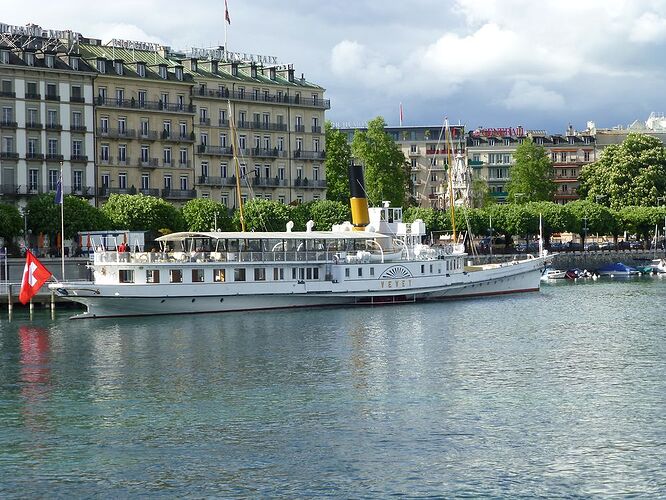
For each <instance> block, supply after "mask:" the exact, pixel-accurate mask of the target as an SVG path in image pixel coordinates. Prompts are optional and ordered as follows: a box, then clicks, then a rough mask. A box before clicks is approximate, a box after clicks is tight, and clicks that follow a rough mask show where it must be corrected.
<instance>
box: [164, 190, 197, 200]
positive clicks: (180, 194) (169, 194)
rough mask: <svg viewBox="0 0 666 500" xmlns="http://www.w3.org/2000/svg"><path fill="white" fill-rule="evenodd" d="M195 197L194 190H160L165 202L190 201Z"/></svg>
mask: <svg viewBox="0 0 666 500" xmlns="http://www.w3.org/2000/svg"><path fill="white" fill-rule="evenodd" d="M196 197H197V192H196V190H194V189H162V198H166V199H167V200H191V199H193V198H196Z"/></svg>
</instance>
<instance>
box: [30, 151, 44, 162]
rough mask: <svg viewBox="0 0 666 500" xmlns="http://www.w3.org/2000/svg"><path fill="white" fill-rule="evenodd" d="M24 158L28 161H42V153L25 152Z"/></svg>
mask: <svg viewBox="0 0 666 500" xmlns="http://www.w3.org/2000/svg"><path fill="white" fill-rule="evenodd" d="M25 159H26V160H28V161H43V160H44V154H43V153H26V154H25Z"/></svg>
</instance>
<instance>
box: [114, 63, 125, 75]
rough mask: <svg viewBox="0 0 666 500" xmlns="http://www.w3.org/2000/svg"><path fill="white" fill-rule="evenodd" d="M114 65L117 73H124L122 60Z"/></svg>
mask: <svg viewBox="0 0 666 500" xmlns="http://www.w3.org/2000/svg"><path fill="white" fill-rule="evenodd" d="M113 65H114V67H115V70H116V73H117V74H119V75H122V74H123V62H122V61H115V62H114V63H113Z"/></svg>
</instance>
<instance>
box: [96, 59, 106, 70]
mask: <svg viewBox="0 0 666 500" xmlns="http://www.w3.org/2000/svg"><path fill="white" fill-rule="evenodd" d="M97 71H99V72H100V73H106V60H104V59H97Z"/></svg>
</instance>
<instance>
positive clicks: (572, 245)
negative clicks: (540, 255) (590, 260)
mask: <svg viewBox="0 0 666 500" xmlns="http://www.w3.org/2000/svg"><path fill="white" fill-rule="evenodd" d="M564 249H565V250H569V251H576V252H580V251H581V250H582V249H583V245H581V244H580V243H577V242H575V241H567V242H566V243H565V244H564Z"/></svg>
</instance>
